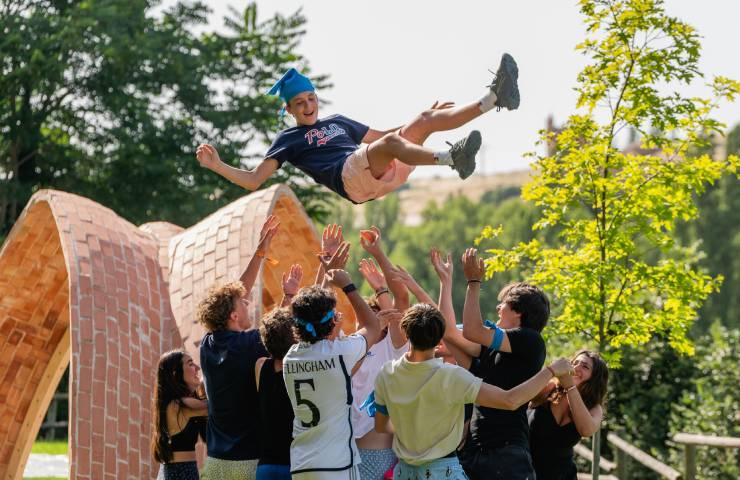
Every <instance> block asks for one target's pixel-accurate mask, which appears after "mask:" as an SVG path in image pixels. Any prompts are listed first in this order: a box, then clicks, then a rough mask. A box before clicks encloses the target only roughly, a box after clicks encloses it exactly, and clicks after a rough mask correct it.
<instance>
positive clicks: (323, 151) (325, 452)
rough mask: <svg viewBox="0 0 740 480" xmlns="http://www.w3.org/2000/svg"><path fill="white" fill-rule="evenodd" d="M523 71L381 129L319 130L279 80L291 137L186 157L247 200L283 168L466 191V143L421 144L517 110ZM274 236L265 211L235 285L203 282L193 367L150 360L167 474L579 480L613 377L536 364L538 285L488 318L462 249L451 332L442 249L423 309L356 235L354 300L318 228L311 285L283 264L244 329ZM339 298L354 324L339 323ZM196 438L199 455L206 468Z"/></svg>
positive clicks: (333, 184) (342, 183) (592, 357)
mask: <svg viewBox="0 0 740 480" xmlns="http://www.w3.org/2000/svg"><path fill="white" fill-rule="evenodd" d="M518 75H519V68H518V66H517V64H516V62H515V61H514V59H513V58H512V57H511V56H510V55H508V54H504V55H503V57H502V59H501V62H500V65H499V67H498V69H497V71H496V74H495V77H494V79H493V81H492V82H491V84H490V85H489V88H488V91H486V93H485V95H483V96H482V97H481V98H480V99H479V100H478V101H475V102H472V103H469V104H466V105H463V106H459V107H458V106H455V105H454V104H453V103H451V102H444V103H438V102H435V103H434V105H432V107H431V108H429V109H427V110H425V111H423V112H422V113H420V114H419V115H418V116H416V117H415V118H414V119H413V120H412V121H411V122H409V123H407V124H405V125H403V126H401V127H396V128H392V129H389V130H375V129H372V128H370V127H368V126H366V125H363V124H362V123H360V122H357V121H355V120H352V119H349V118H347V117H345V116H342V115H332V116H329V117H327V118H324V119H319V116H318V112H319V98H318V96H317V94H316V91H315V88H314V86H313V84H312V82H311V80H310V79H309V78H308V77H306V76H304V75H302V74H301V73H300V72H298V71H297V70H295V69H290V70H288V72H286V73H285V75H283V77H282V78H281V79H280V80H279V81H278V82H277V83H276V84H275V85H274V86H273V88H272V89H271V90H270V91H269V92H268V94H270V95H278V96H279V97H280V98H281V99H282V101H283V102H284V107H283V112H287V113H289V114H290V115H291V116H292V118H293V120H294V121H295V126H293V127H289V128H287V129H285V130H283V131H281V132H280V133H279V134H278V135H277V137H276V138H275V140H274V142H273V143H272V145H271V146H270V148H269V150H268V151H267V152H266V154H265V155H264V158H263V160H262V161H261V162H260V163H259V164H258V165H257V166H256V167H255V168H254V169H252V170H246V169H240V168H234V167H232V166H230V165H229V164H228V163H226V162H224V161H222V160H221V158H220V156H219V154H218V151H217V149H216V148H215V147H214V146H213V145H211V144H201V145H200V146H199V147H198V148H197V150H196V157H197V160H198V162H199V163H200V164H201V165H202V166H203V167H205V168H208V169H210V170H212V171H214V172H216V173H218V174H220V175H222V176H224V177H225V178H226V179H228V180H230V181H232V182H234V183H236V184H237V185H240V186H242V187H244V188H246V189H248V190H256V189H257V188H259V187H260V186H261V185H262V184H263V183H264V182H265V181H266V180H267V179H268V178H269V177H270V176H271V175H272V174H273V173H274V172H275V171H276V170H277V169H278V168H280V167H281V166H282V165H283V164H284V163H285V162H290V163H292V164H293V165H295V166H296V167H297V168H299V169H300V170H302V171H303V172H304V173H306V174H307V175H308V176H310V177H311V178H313V179H314V180H315V181H316V182H318V183H320V184H322V185H324V186H326V187H327V188H329V189H330V190H332V191H334V192H335V193H336V194H338V195H339V196H341V197H343V198H344V199H346V200H348V201H350V202H352V203H363V202H366V201H370V200H373V199H377V198H380V197H382V196H384V195H386V194H387V193H389V192H392V191H394V190H396V189H398V188H399V187H400V186H401V185H403V184H404V183H405V182H406V180H407V179H408V176H409V174H410V173H411V172H412V171H413V170H414V168H416V167H417V166H420V165H448V166H450V167H451V168H452V169H453V170H455V171H456V172H457V174H458V175H459V176H460V177H461V178H462V179H465V178H467V177H469V176H470V175H471V174H472V173H473V172H474V170H475V166H476V155H477V153H478V150H479V148H480V145H481V135H480V133H479V132H478V131H475V130H473V131H472V132H470V133H469V134H468V135H467V136H466V137H465V138H463V139H461V140H459V141H458V142H456V143H455V144H450V148H449V150H442V151H434V150H431V149H428V148H425V147H424V146H423V144H424V142H425V141H426V139H427V138H428V137H429V136H430V135H431V134H433V133H435V132H440V131H447V130H452V129H455V128H458V127H461V126H463V125H465V124H466V123H468V122H470V121H471V120H473V119H475V118H477V117H479V116H480V115H482V114H484V113H486V112H490V111H492V110H494V109H495V110H496V111H499V110H501V109H506V110H515V109H517V108H518V107H519V102H520V95H519V87H518ZM278 228H279V222H278V221H277V219H276V218H275V217H270V218H269V219H268V220H267V221H266V223H265V224H264V225H263V227H262V230H261V234H260V242H259V245H258V247H257V249H256V251H255V252H254V255H253V256H252V259H251V261H250V263H249V265H248V266H247V268H246V270H245V271H244V273H243V275H242V276H241V278H240V280H239V281H236V282H232V283H227V284H226V285H220V286H214V287H213V288H212V289H211V290H210V291H209V292H208V294H207V295H206V296H205V298H204V299H203V300H202V302H200V304H199V306H198V310H197V318H198V321H199V322H200V323H201V324H202V325H203V326H204V327H205V330H206V331H207V333H206V334H205V336H204V337H203V339H202V341H201V344H200V366H198V365H196V363H195V362H194V361H193V358H191V357H190V356H189V355H188V354H187V353H185V352H184V351H183V350H175V351H171V352H168V353H165V354H164V355H163V356H162V357H161V359H160V361H159V366H158V371H157V388H156V394H155V399H154V409H153V411H154V419H153V432H154V433H153V438H152V452H153V455H154V458H155V459H156V460H157V461H158V462H160V463H161V464H163V468H162V469H161V473H162V474H163V476H164V478H165V479H166V480H193V479H197V478H203V479H208V480H213V479H219V480H222V479H223V480H232V479H234V480H236V479H255V478H256V479H258V480H287V479H290V478H292V479H296V480H314V479H320V480H334V479H337V480H339V479H341V480H346V479H356V478H359V479H362V480H382V479H388V478H394V479H399V480H428V479H451V480H455V479H465V478H470V479H473V480H482V479H502V480H504V479H505V480H519V479H522V480H524V479H530V480H531V479H535V478H537V479H539V480H549V479H553V480H554V479H575V478H576V466H575V463H574V459H573V446H574V445H576V444H577V443H578V441H579V440H580V439H581V438H582V437H587V436H590V435H592V434H593V433H594V432H596V431H597V430H598V429H599V426H600V424H601V421H602V418H603V415H604V407H603V403H604V400H605V397H606V390H607V380H608V369H607V366H606V364H605V362H604V361H603V360H602V359H601V358H600V357H599V355H598V354H596V353H594V352H590V351H586V350H584V351H580V352H577V353H576V354H575V355H574V356H573V358H572V360H570V361H568V360H566V359H564V358H561V359H558V360H556V361H554V362H552V363H550V364H549V365H546V366H544V368H543V365H544V364H545V358H546V349H545V342H544V340H543V338H542V335H541V334H542V330H543V329H544V328H545V326H546V325H547V321H548V318H549V315H550V303H549V300H548V298H547V296H546V295H545V293H544V292H543V291H542V290H541V289H539V288H538V287H536V286H534V285H531V284H528V283H525V282H518V283H513V284H510V285H507V286H506V287H504V289H503V290H501V291H500V292H499V294H498V299H499V304H498V307H497V312H498V317H499V318H498V321H497V322H496V323H492V322H490V321H488V320H484V319H483V318H482V316H481V310H480V302H479V297H480V294H481V288H482V281H483V276H484V268H483V261H482V260H481V259H480V258H478V255H477V251H476V250H475V249H473V248H470V249H468V250H466V251H465V252H464V253H463V255H462V269H463V274H464V277H465V280H466V282H467V293H466V298H465V306H464V308H463V312H462V325H463V326H462V330H460V329H459V328H458V326H457V316H456V312H455V311H454V308H453V302H452V285H453V263H454V262H453V261H452V259H451V257H450V255H443V254H442V253H440V252H439V251H437V250H432V252H431V253H430V264H431V267H432V268H433V269H434V271H435V272H436V274H437V275H438V277H439V281H440V288H439V296H438V299H437V300H436V301H435V300H434V299H432V298H431V297H430V295H429V294H428V293H427V292H426V291H424V289H423V288H421V287H420V286H419V284H418V283H417V282H416V281H415V280H414V278H413V277H412V276H411V275H410V274H409V273H408V272H407V271H406V270H404V269H403V268H401V267H396V266H393V265H392V264H391V262H390V261H389V260H388V258H387V256H386V254H385V253H384V251H383V249H382V241H381V232H380V231H379V230H378V229H377V228H374V227H373V228H370V229H368V230H363V231H361V233H360V239H359V243H360V245H361V246H362V248H363V249H364V250H365V251H366V252H367V253H368V254H369V255H370V257H372V258H368V259H363V260H362V261H361V262H360V264H359V271H360V273H361V274H362V276H363V277H364V279H365V281H367V282H368V283H369V284H370V286H371V287H372V288H373V289H374V291H375V294H374V295H373V296H372V297H371V298H363V297H362V296H361V295H360V293H359V291H358V290H357V287H356V286H355V284H354V283H353V282H352V277H351V276H350V274H349V273H348V272H347V270H346V264H347V260H348V257H349V248H350V245H349V243H348V242H346V241H345V239H344V238H343V235H342V228H341V226H338V225H329V226H328V227H327V228H326V229H325V230H324V232H323V235H322V251H321V252H320V253H319V258H320V259H321V266H320V268H319V270H318V273H317V275H316V277H315V279H314V281H313V285H311V286H307V287H303V288H299V286H300V285H302V284H306V283H309V282H307V281H303V269H304V267H306V268H307V267H308V266H305V265H292V266H291V267H290V268H289V269H288V270H287V271H286V272H285V273H284V275H283V279H282V288H283V298H282V301H281V303H280V305H279V306H278V307H276V308H275V309H273V310H272V311H270V312H268V313H267V314H265V315H264V316H263V317H262V318H261V319H260V321H259V322H258V323H259V325H258V328H254V325H253V319H252V318H250V315H249V314H248V312H249V309H248V303H249V300H248V299H249V298H250V291H251V290H252V287H253V286H254V284H255V281H256V279H257V277H258V275H259V272H260V269H261V266H262V262H263V260H264V259H265V258H267V257H268V251H269V247H270V242H271V240H272V238H273V237H274V236H275V235H276V233H277V231H278ZM337 295H344V296H346V298H347V300H348V301H349V304H350V305H351V307H352V310H353V313H354V318H355V319H356V325H349V324H348V322H343V321H342V314H341V312H340V311H338V310H337ZM411 296H414V297H415V298H416V301H417V302H418V303H415V304H413V305H412V304H411V301H410V298H411ZM343 326H344V327H349V328H347V330H348V331H347V332H345V331H343V330H342V327H343ZM350 331H351V332H350ZM201 369H202V378H201ZM199 437H200V438H202V439H203V440H205V442H206V445H207V456H206V459H205V461H204V464H203V467H202V470H201V471H200V472H199V470H198V464H197V462H196V452H195V445H196V442H197V440H198V438H199Z"/></svg>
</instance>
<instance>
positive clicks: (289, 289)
mask: <svg viewBox="0 0 740 480" xmlns="http://www.w3.org/2000/svg"><path fill="white" fill-rule="evenodd" d="M301 279H303V267H301V266H300V264H298V263H295V264H293V265H291V267H290V270H288V271H287V272H283V280H282V285H283V293H284V294H285V295H290V296H293V295H295V294H296V293H298V289H299V288H300V286H301Z"/></svg>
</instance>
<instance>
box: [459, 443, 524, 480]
mask: <svg viewBox="0 0 740 480" xmlns="http://www.w3.org/2000/svg"><path fill="white" fill-rule="evenodd" d="M460 463H461V464H462V466H463V468H464V469H465V473H467V475H468V477H470V480H535V474H534V467H533V466H532V456H531V455H530V454H529V449H527V448H524V447H521V446H519V445H506V446H503V447H499V448H496V449H493V450H483V449H480V448H477V447H474V446H472V445H469V446H466V447H465V448H464V449H463V453H462V454H461V455H460Z"/></svg>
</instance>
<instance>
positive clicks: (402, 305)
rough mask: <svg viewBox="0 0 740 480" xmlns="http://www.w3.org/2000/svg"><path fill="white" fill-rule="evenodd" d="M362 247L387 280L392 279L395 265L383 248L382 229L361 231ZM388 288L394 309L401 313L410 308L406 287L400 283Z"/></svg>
mask: <svg viewBox="0 0 740 480" xmlns="http://www.w3.org/2000/svg"><path fill="white" fill-rule="evenodd" d="M360 245H362V248H364V249H365V251H366V252H367V253H369V254H370V255H372V256H373V257H374V258H375V260H376V261H377V262H378V265H379V266H380V270H381V271H382V272H383V275H385V278H391V270H392V269H393V264H392V263H391V261H390V260H389V259H388V257H387V256H386V255H385V252H384V251H383V248H382V246H381V238H380V229H379V228H378V227H374V226H373V227H370V230H360ZM388 286H389V287H390V289H391V293H392V294H393V308H395V309H396V310H400V311H404V310H406V309H407V308H409V292H408V290H406V287H405V286H404V285H403V284H401V283H398V282H390V283H389V285H388Z"/></svg>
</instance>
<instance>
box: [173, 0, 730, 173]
mask: <svg viewBox="0 0 740 480" xmlns="http://www.w3.org/2000/svg"><path fill="white" fill-rule="evenodd" d="M166 3H170V2H166ZM207 3H208V4H209V5H210V6H211V8H213V9H214V14H213V16H212V21H211V24H212V25H213V26H214V27H216V28H217V27H218V26H219V25H221V18H222V17H223V16H224V14H225V13H226V12H227V5H231V6H233V7H235V8H237V9H238V10H239V11H242V10H243V8H244V6H245V5H246V3H247V2H246V1H243V0H211V1H209V2H207ZM257 4H258V15H259V17H260V19H264V18H267V17H269V16H271V15H272V14H273V13H274V12H276V11H279V12H281V13H284V14H289V13H291V12H294V11H295V10H297V9H298V8H300V7H303V13H304V15H305V16H306V18H307V20H308V22H307V25H306V30H307V32H306V35H305V37H304V39H303V41H302V43H301V45H300V47H299V52H300V53H301V54H303V55H304V56H305V57H306V58H307V59H308V61H309V63H310V65H311V68H312V69H313V72H314V73H327V74H329V75H330V76H331V81H332V82H333V83H334V87H333V88H332V89H330V90H328V91H322V92H319V95H320V97H322V98H326V99H329V100H331V102H332V104H331V105H328V106H324V107H323V108H322V110H321V112H320V114H321V116H326V115H329V114H331V113H342V114H344V115H347V116H349V117H351V118H354V119H356V120H358V121H360V122H363V123H366V124H369V125H370V126H372V127H374V128H378V129H387V128H391V127H394V126H397V125H400V124H403V123H405V122H407V121H409V120H411V119H412V118H413V116H414V115H415V114H416V113H418V112H419V111H421V110H422V109H424V108H426V107H429V106H430V105H431V104H432V103H433V102H434V101H435V100H452V101H455V102H457V103H464V102H470V101H475V100H477V99H478V98H480V96H481V95H482V94H483V93H484V92H485V85H487V84H488V83H490V80H491V75H490V74H489V73H488V69H492V70H495V69H496V67H497V65H498V62H499V59H500V57H501V54H502V53H504V52H509V53H511V54H512V55H513V56H514V58H515V59H516V60H517V63H518V64H519V85H520V90H521V99H522V100H521V106H520V108H519V110H517V111H514V112H508V111H501V112H491V113H489V114H487V115H485V116H483V117H481V118H479V119H476V120H475V121H473V122H472V123H471V124H469V125H468V126H466V127H463V128H462V129H460V130H459V131H453V132H445V133H438V134H435V135H434V136H432V137H431V138H430V139H429V141H428V142H427V146H430V147H433V148H435V149H436V148H442V147H444V146H445V143H444V142H445V140H449V141H454V140H457V139H458V138H461V137H462V136H463V135H465V133H467V131H469V130H470V129H474V128H475V129H478V130H480V131H481V133H482V134H483V150H482V152H481V153H482V155H481V156H482V157H484V158H483V161H482V163H483V165H482V168H481V169H479V171H482V172H483V173H492V172H503V171H511V170H520V169H524V168H527V160H526V159H525V158H523V157H522V154H523V153H524V152H528V151H532V150H534V148H535V141H536V140H537V132H538V130H539V129H541V128H543V127H544V125H545V119H546V117H547V115H549V114H553V115H554V116H555V119H556V122H558V121H561V120H563V119H564V118H565V117H567V116H568V115H569V114H571V113H573V111H574V105H575V93H574V92H573V87H574V86H575V83H576V75H577V73H578V72H579V71H580V69H581V68H582V67H583V65H584V64H585V61H586V59H585V58H584V57H582V56H581V55H579V54H577V53H576V52H575V50H574V46H575V45H576V44H577V43H578V42H580V41H582V40H583V37H584V31H585V28H584V26H583V24H582V23H581V21H582V19H581V16H580V14H579V12H578V8H577V4H576V2H575V0H569V1H544V0H539V1H538V0H518V1H509V2H503V1H499V0H496V1H492V0H487V1H466V0H457V1H454V2H452V1H435V0H395V1H391V0H373V1H372V2H367V1H363V2H359V1H342V2H337V1H329V0H310V1H309V0H303V1H298V0H269V1H267V0H264V1H258V2H257ZM665 5H666V10H667V11H668V13H669V14H671V15H675V16H678V17H679V18H681V19H683V20H684V21H687V22H688V23H690V24H691V25H692V26H694V27H695V28H696V29H697V30H698V31H699V33H700V34H701V35H702V36H703V37H704V39H703V42H702V45H703V54H702V59H701V63H700V68H701V70H702V71H703V72H704V74H705V75H706V76H707V78H711V77H712V76H714V75H724V76H728V77H731V78H734V79H740V61H738V60H737V59H738V40H737V33H736V28H737V21H738V19H740V1H737V0H712V1H708V2H697V1H696V0H667V1H666V2H665ZM733 59H734V60H733ZM686 92H687V93H689V94H691V95H706V94H707V92H708V90H707V89H706V88H705V87H703V85H702V84H701V83H700V84H698V85H696V86H692V87H691V88H690V89H688V90H686ZM716 118H718V119H720V120H721V121H724V122H725V123H727V124H729V125H734V124H735V123H738V122H740V102H736V103H735V104H733V105H723V106H722V107H721V109H720V110H718V112H717V115H716ZM420 170H421V172H420ZM451 173H452V172H451V171H450V169H449V167H428V168H427V167H425V168H423V169H417V173H414V175H415V176H429V175H447V174H451Z"/></svg>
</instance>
